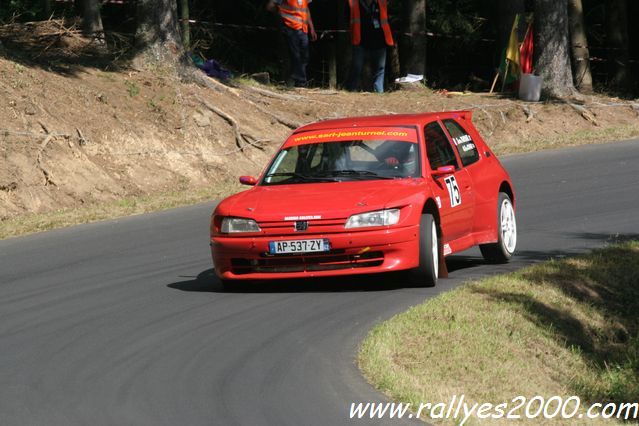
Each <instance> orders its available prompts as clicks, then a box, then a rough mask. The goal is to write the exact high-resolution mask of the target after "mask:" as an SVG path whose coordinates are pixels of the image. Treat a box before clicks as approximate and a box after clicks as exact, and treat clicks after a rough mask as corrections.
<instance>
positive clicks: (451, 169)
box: [433, 166, 455, 177]
mask: <svg viewBox="0 0 639 426" xmlns="http://www.w3.org/2000/svg"><path fill="white" fill-rule="evenodd" d="M453 173H455V166H443V167H437V170H434V171H433V176H435V177H439V176H446V175H452V174H453Z"/></svg>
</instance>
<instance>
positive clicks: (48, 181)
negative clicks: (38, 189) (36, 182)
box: [36, 135, 58, 186]
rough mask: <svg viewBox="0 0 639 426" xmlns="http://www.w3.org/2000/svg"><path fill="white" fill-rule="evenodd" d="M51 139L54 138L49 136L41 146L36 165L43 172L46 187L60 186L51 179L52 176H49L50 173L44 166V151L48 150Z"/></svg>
mask: <svg viewBox="0 0 639 426" xmlns="http://www.w3.org/2000/svg"><path fill="white" fill-rule="evenodd" d="M51 139H53V136H51V135H47V136H46V137H45V138H44V140H43V141H42V143H41V144H40V148H39V149H38V155H37V157H36V165H37V166H38V168H39V169H40V171H41V172H42V175H43V176H44V186H49V185H53V186H58V185H56V183H55V182H54V181H53V180H52V179H51V175H50V174H49V172H47V171H46V170H45V168H44V167H43V166H42V154H43V153H44V150H45V149H47V145H49V142H51Z"/></svg>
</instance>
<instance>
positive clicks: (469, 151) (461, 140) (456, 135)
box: [444, 119, 479, 166]
mask: <svg viewBox="0 0 639 426" xmlns="http://www.w3.org/2000/svg"><path fill="white" fill-rule="evenodd" d="M444 126H446V130H448V133H449V134H450V137H451V138H452V139H453V143H454V144H455V146H456V147H457V152H459V158H461V162H462V164H463V165H464V166H468V165H471V164H473V163H475V162H476V161H477V160H479V152H477V147H476V146H475V142H473V139H472V138H471V137H470V135H469V134H468V133H467V132H466V131H465V130H464V128H463V127H462V126H460V125H459V123H457V122H456V121H455V120H450V119H449V120H444Z"/></svg>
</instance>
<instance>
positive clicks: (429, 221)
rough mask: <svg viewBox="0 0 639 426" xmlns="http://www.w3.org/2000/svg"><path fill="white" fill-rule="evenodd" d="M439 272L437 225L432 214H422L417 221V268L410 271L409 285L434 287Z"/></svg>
mask: <svg viewBox="0 0 639 426" xmlns="http://www.w3.org/2000/svg"><path fill="white" fill-rule="evenodd" d="M438 272H439V240H438V238H437V224H436V223H435V219H434V218H433V215H432V214H423V215H422V217H421V219H420V221H419V266H418V267H417V268H415V269H413V270H412V271H411V274H410V278H411V283H412V284H414V285H418V286H422V287H434V286H435V285H436V284H437V278H438Z"/></svg>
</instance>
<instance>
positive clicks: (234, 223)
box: [220, 217, 261, 234]
mask: <svg viewBox="0 0 639 426" xmlns="http://www.w3.org/2000/svg"><path fill="white" fill-rule="evenodd" d="M220 231H221V232H222V233H224V234H232V233H235V232H260V231H261V229H260V227H259V226H258V224H257V222H256V221H254V220H253V219H242V218H239V217H225V218H224V219H222V226H221V227H220Z"/></svg>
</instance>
